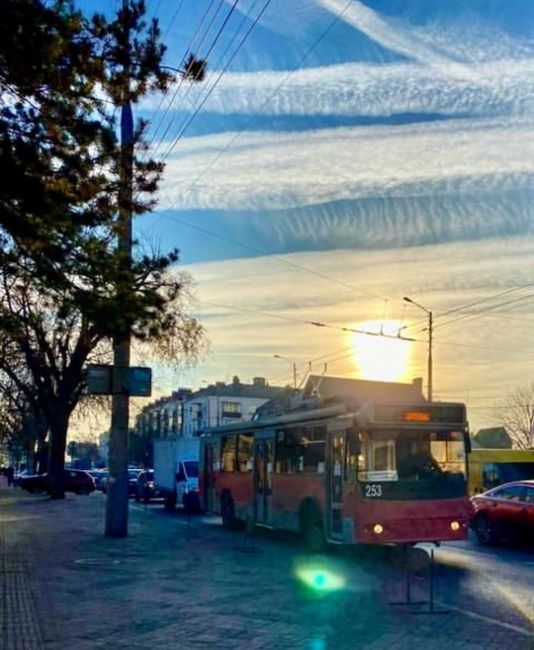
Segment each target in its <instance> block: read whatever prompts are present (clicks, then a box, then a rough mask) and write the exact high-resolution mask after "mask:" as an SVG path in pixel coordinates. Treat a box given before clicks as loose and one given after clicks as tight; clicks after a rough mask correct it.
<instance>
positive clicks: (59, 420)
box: [48, 404, 69, 499]
mask: <svg viewBox="0 0 534 650" xmlns="http://www.w3.org/2000/svg"><path fill="white" fill-rule="evenodd" d="M54 411H55V413H54V417H53V418H52V421H51V422H50V454H49V458H48V479H49V482H50V488H49V489H50V497H51V498H52V499H64V498H65V489H64V479H63V471H64V468H65V450H66V447H67V429H68V427H69V413H68V412H67V410H66V409H65V408H64V407H62V405H61V404H58V405H56V408H55V409H54Z"/></svg>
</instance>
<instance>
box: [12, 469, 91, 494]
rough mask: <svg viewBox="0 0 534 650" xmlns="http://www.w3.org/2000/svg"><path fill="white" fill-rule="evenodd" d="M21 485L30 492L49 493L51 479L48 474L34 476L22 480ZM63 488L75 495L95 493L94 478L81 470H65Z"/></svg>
mask: <svg viewBox="0 0 534 650" xmlns="http://www.w3.org/2000/svg"><path fill="white" fill-rule="evenodd" d="M19 485H20V487H21V488H22V489H23V490H27V491H28V492H48V490H49V486H50V479H49V477H48V474H33V475H29V476H24V477H23V478H21V479H20V481H19ZM63 486H64V489H65V492H74V493H75V494H91V492H94V491H95V481H94V479H93V477H92V476H90V475H89V474H88V473H87V472H85V471H84V470H81V469H65V470H63Z"/></svg>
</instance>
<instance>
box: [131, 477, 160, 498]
mask: <svg viewBox="0 0 534 650" xmlns="http://www.w3.org/2000/svg"><path fill="white" fill-rule="evenodd" d="M136 488H137V492H136V495H135V500H136V501H144V502H145V503H148V501H150V500H151V499H159V498H162V497H163V495H162V494H161V492H160V491H159V490H157V489H156V485H155V483H154V470H153V469H145V470H143V471H142V472H141V473H140V474H139V476H138V477H137V481H136Z"/></svg>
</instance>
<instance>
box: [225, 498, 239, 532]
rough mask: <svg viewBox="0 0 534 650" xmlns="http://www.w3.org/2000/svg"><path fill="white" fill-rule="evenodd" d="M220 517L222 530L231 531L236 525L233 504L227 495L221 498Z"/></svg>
mask: <svg viewBox="0 0 534 650" xmlns="http://www.w3.org/2000/svg"><path fill="white" fill-rule="evenodd" d="M221 517H222V525H223V528H226V529H228V530H232V529H234V528H235V525H236V518H235V509H234V502H233V500H232V497H231V496H230V495H229V494H225V495H223V497H222V498H221Z"/></svg>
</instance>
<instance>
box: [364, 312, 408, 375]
mask: <svg viewBox="0 0 534 650" xmlns="http://www.w3.org/2000/svg"><path fill="white" fill-rule="evenodd" d="M400 327H401V323H399V322H398V321H384V322H382V321H366V322H365V323H358V324H357V325H356V326H355V329H358V330H364V331H366V332H374V333H376V334H380V333H383V334H387V335H388V336H393V337H396V336H397V334H398V332H399V328H400ZM353 343H354V361H355V363H356V368H357V369H358V375H359V377H361V378H362V379H374V380H376V381H401V380H403V379H408V366H409V362H410V355H411V348H410V342H409V341H405V340H403V339H401V338H388V337H386V336H368V335H366V334H358V333H357V334H354V338H353Z"/></svg>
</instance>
